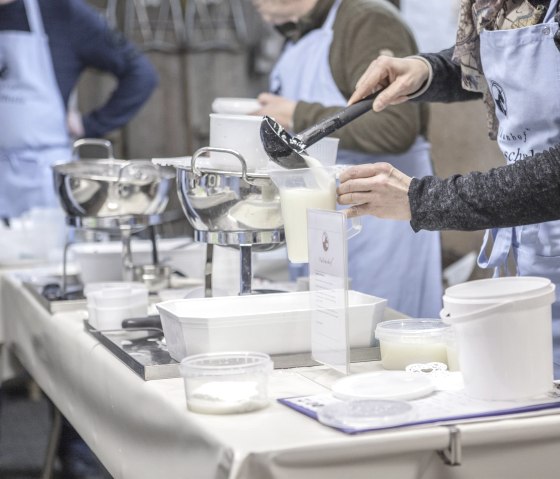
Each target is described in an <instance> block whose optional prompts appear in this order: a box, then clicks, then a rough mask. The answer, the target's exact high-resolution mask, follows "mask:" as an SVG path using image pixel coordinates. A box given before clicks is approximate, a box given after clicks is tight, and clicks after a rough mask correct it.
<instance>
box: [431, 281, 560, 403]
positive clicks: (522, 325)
mask: <svg viewBox="0 0 560 479" xmlns="http://www.w3.org/2000/svg"><path fill="white" fill-rule="evenodd" d="M554 290H555V287H554V284H552V283H551V282H550V280H548V279H546V278H538V277H506V278H494V279H483V280H479V281H470V282H467V283H462V284H458V285H456V286H452V287H450V288H447V289H446V290H445V295H444V296H443V305H444V309H443V310H442V312H441V317H442V319H443V321H445V322H446V323H448V324H452V325H453V327H454V329H455V333H456V341H457V346H458V352H459V364H460V366H461V371H462V373H463V378H464V382H465V392H466V393H467V394H468V395H469V396H471V397H474V398H478V399H486V400H521V399H527V398H532V397H537V396H541V395H543V394H546V393H548V392H550V391H551V389H552V380H553V360H552V313H551V305H552V303H553V302H554V301H555V300H556V296H555V293H554Z"/></svg>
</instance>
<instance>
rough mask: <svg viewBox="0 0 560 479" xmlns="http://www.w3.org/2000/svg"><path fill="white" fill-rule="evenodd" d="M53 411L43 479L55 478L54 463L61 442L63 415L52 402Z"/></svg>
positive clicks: (42, 471) (42, 472)
mask: <svg viewBox="0 0 560 479" xmlns="http://www.w3.org/2000/svg"><path fill="white" fill-rule="evenodd" d="M51 408H52V410H53V419H52V421H53V422H52V426H51V433H50V434H49V443H48V445H47V452H46V454H45V463H44V464H43V469H42V470H41V479H51V478H52V477H53V470H54V463H55V461H56V453H57V451H58V443H59V442H60V433H61V431H62V414H60V411H59V410H58V408H57V407H56V406H55V405H54V404H53V403H52V402H51Z"/></svg>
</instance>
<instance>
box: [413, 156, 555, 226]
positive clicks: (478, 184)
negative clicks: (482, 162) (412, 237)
mask: <svg viewBox="0 0 560 479" xmlns="http://www.w3.org/2000/svg"><path fill="white" fill-rule="evenodd" d="M408 197H409V202H410V208H411V214H412V220H411V226H412V228H413V229H414V230H415V231H418V230H421V229H424V230H447V229H454V230H464V231H472V230H481V229H485V228H491V227H508V226H516V225H524V224H533V223H540V222H544V221H551V220H556V219H560V146H556V147H555V148H551V149H550V150H548V151H545V152H543V153H540V154H537V155H535V156H534V157H533V158H531V159H527V160H523V161H519V162H517V163H515V164H512V165H508V166H503V167H499V168H494V169H492V170H490V171H488V172H485V173H480V172H473V173H469V174H468V175H464V176H462V175H454V176H451V177H449V178H447V179H439V178H436V177H433V176H428V177H424V178H420V179H416V178H415V179H413V180H412V182H411V184H410V188H409V193H408Z"/></svg>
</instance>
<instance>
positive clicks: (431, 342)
mask: <svg viewBox="0 0 560 479" xmlns="http://www.w3.org/2000/svg"><path fill="white" fill-rule="evenodd" d="M448 329H449V326H448V325H446V324H444V323H443V322H442V321H440V320H438V319H394V320H391V321H383V322H381V323H379V324H378V325H377V327H376V328H375V337H376V338H377V339H378V340H379V346H380V350H381V364H382V365H383V367H384V368H385V369H399V370H404V369H405V368H406V366H408V365H409V364H413V363H432V362H440V363H444V364H447V351H446V342H445V336H444V334H445V331H447V330H448Z"/></svg>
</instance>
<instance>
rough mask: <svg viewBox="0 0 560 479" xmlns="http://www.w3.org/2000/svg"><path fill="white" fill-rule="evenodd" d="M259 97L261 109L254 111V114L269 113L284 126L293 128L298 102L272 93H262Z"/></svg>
mask: <svg viewBox="0 0 560 479" xmlns="http://www.w3.org/2000/svg"><path fill="white" fill-rule="evenodd" d="M257 99H258V100H259V102H260V104H261V109H260V110H257V111H256V112H255V113H253V114H254V115H263V116H264V115H268V116H270V117H272V118H274V119H275V120H276V121H277V122H278V123H280V124H281V125H282V126H283V127H284V128H287V129H292V127H293V119H294V111H295V109H296V104H297V102H295V101H292V100H288V99H287V98H284V97H282V96H278V95H273V94H272V93H261V94H260V95H259V96H258V98H257Z"/></svg>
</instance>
